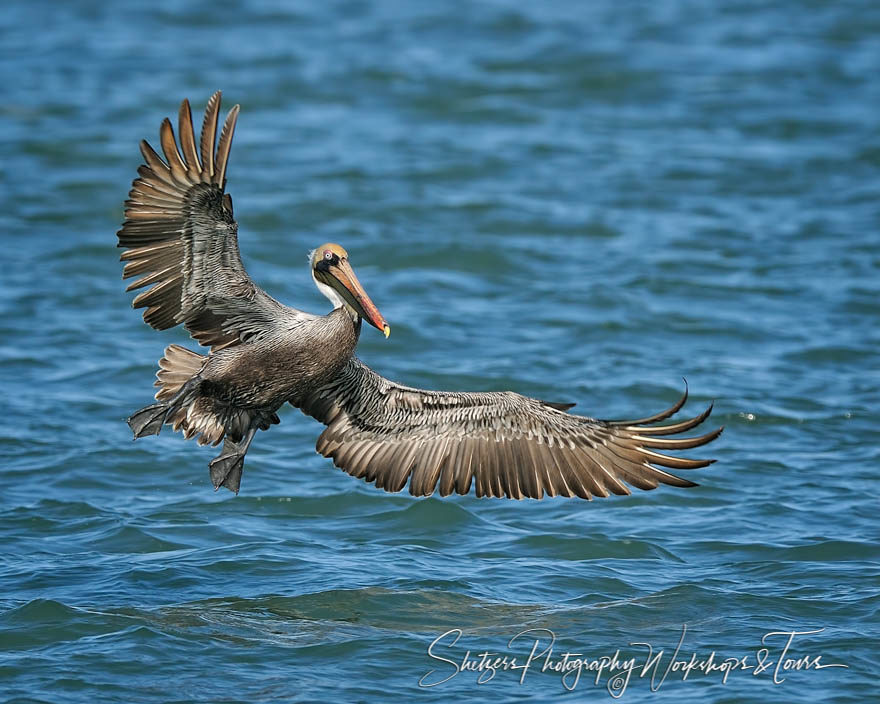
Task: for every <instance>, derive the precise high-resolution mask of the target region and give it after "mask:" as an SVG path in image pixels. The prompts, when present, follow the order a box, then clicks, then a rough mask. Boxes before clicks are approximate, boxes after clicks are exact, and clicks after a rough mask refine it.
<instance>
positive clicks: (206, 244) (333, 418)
mask: <svg viewBox="0 0 880 704" xmlns="http://www.w3.org/2000/svg"><path fill="white" fill-rule="evenodd" d="M238 113H239V106H238V105H236V106H235V107H233V108H232V109H231V110H230V111H229V114H228V115H227V117H226V119H225V121H224V123H223V126H222V129H221V130H220V132H219V139H218V138H217V133H218V127H219V115H220V93H219V91H218V92H217V93H215V94H214V95H213V96H212V97H211V99H210V100H209V101H208V105H207V107H206V109H205V117H204V123H203V126H202V131H201V135H200V138H199V141H198V145H197V144H196V136H195V131H194V129H193V123H192V115H191V110H190V106H189V102H188V101H186V100H184V101H183V103H182V104H181V107H180V113H179V122H178V136H177V138H175V135H174V131H173V128H172V126H171V122H170V121H169V120H168V119H165V121H164V122H163V123H162V126H161V128H160V131H159V139H160V144H161V147H162V152H163V154H164V159H163V158H162V157H161V156H160V155H159V154H158V153H157V152H156V151H154V150H153V148H152V147H151V146H150V145H149V144H148V143H147V142H145V141H142V142H141V152H142V154H143V156H144V161H145V163H144V164H143V165H142V166H141V167H140V168H139V169H138V174H139V176H138V178H136V179H135V180H134V182H133V184H132V189H131V191H130V193H129V199H128V200H127V201H126V203H125V220H124V222H123V225H122V229H120V230H119V232H118V233H117V234H118V238H119V246H120V247H124V248H125V252H123V254H122V257H121V258H122V260H123V261H125V262H126V264H125V267H124V269H123V278H129V277H134V276H139V277H140V278H138V279H137V280H136V281H135V282H134V283H132V284H131V285H130V286H129V287H128V290H133V289H138V288H145V287H149V288H147V290H146V291H144V292H142V293H140V294H139V295H138V296H137V297H136V298H135V299H134V301H133V304H132V305H133V306H134V307H135V308H146V310H145V312H144V320H145V321H146V322H147V323H148V324H149V325H151V326H152V327H153V328H156V329H158V330H164V329H167V328H170V327H173V326H175V325H178V324H183V325H184V326H185V327H186V329H187V330H188V331H189V332H190V334H191V335H192V337H193V338H194V339H195V340H196V341H197V342H199V343H200V344H202V345H205V346H207V347H209V348H210V351H209V354H207V355H202V354H198V353H196V352H193V351H191V350H188V349H186V348H184V347H181V346H179V345H170V346H169V347H167V348H166V350H165V354H164V356H163V357H162V359H160V361H159V371H158V372H157V374H156V377H157V381H156V386H158V387H159V390H158V392H157V393H156V401H157V403H155V404H152V405H150V406H147V407H145V408H142V409H141V410H139V411H137V412H136V413H134V414H133V415H132V416H131V417H130V418H129V419H128V424H129V426H130V427H131V429H132V431H133V433H134V436H135V438H140V437H143V436H146V435H155V434H158V433H159V431H160V430H161V429H162V427H163V426H164V425H166V424H168V425H171V426H172V428H173V429H174V430H180V431H182V432H183V434H184V436H185V437H186V438H193V437H195V438H197V441H198V442H199V443H200V444H211V445H218V444H219V443H220V442H221V441H222V442H223V448H222V450H221V452H220V454H219V455H218V456H217V457H215V458H214V459H213V460H212V461H211V463H210V475H211V480H212V483H213V485H214V488H215V490H216V489H218V488H219V487H221V486H223V487H226V488H228V489H230V490H232V491H234V492H235V493H238V491H239V488H240V484H241V476H242V470H243V467H244V458H245V455H246V453H247V451H248V448H249V447H250V444H251V441H252V440H253V438H254V435H255V434H256V431H257V430H267V429H268V428H269V427H270V426H271V425H272V424H274V423H278V422H279V417H278V410H279V409H280V408H281V406H283V405H284V404H285V403H290V404H292V405H293V406H296V407H297V408H300V409H301V410H302V411H303V412H304V413H306V414H308V415H310V416H312V417H314V418H316V419H317V420H319V421H321V422H322V423H324V424H325V425H326V426H327V428H326V429H325V431H324V432H323V433H322V434H321V436H320V437H319V439H318V443H317V450H318V452H319V453H321V454H322V455H324V456H325V457H330V458H332V460H333V462H334V463H335V464H336V465H337V466H338V467H340V468H342V469H343V470H345V471H346V472H348V473H349V474H351V475H353V476H355V477H358V478H362V479H364V480H366V481H368V482H375V484H376V486H378V487H379V488H382V489H385V490H386V491H400V490H401V489H403V488H404V487H405V486H406V484H407V482H409V489H410V492H411V493H412V494H413V495H416V496H427V495H430V494H432V493H433V492H434V491H435V490H439V492H440V494H441V495H447V494H450V493H452V492H453V491H454V492H457V493H460V494H466V493H468V492H469V491H470V489H471V486H472V484H473V485H475V487H476V493H477V495H478V496H498V497H501V496H506V497H510V498H523V497H526V496H528V497H532V498H542V497H543V496H545V495H549V496H556V495H562V496H578V497H581V498H586V499H590V498H592V497H593V496H608V495H609V494H611V493H614V494H628V493H630V491H629V488H628V486H627V484H630V485H632V486H636V487H638V488H641V489H653V488H655V487H656V486H658V484H660V483H663V484H669V485H673V486H679V487H689V486H696V484H694V483H693V482H691V481H689V480H687V479H683V478H681V477H678V476H676V475H673V474H671V473H669V472H666V471H665V470H664V469H660V467H669V468H675V469H695V468H698V467H705V466H706V465H708V464H710V463H711V462H712V461H713V460H695V459H687V458H682V457H675V456H672V455H668V454H665V452H660V451H657V450H662V451H666V450H679V449H686V448H691V447H698V446H700V445H704V444H706V443H708V442H710V441H712V440H714V439H715V438H716V437H718V435H719V434H720V433H721V430H722V428H718V429H717V430H714V431H711V432H709V433H707V434H705V435H700V436H696V437H685V438H680V437H677V438H669V437H665V436H670V435H677V434H679V433H681V432H684V431H687V430H690V429H691V428H694V427H696V426H697V425H699V424H700V423H702V422H703V421H704V420H705V419H706V418H707V417H708V416H709V414H710V413H711V410H712V407H711V406H709V408H707V409H706V410H705V411H704V412H703V413H701V414H700V415H698V416H696V417H694V418H690V419H688V420H685V421H681V422H678V423H671V424H666V425H657V423H659V422H660V421H663V420H665V419H667V418H669V417H670V416H672V415H673V414H674V413H676V412H677V411H678V410H680V409H681V407H682V406H683V405H684V403H685V401H686V399H687V389H685V393H684V395H683V396H682V397H681V398H680V399H679V401H678V402H677V403H676V404H675V405H673V406H672V407H671V408H669V409H667V410H666V411H663V412H661V413H658V414H655V415H653V416H649V417H647V418H642V419H639V420H632V421H602V420H596V419H593V418H589V417H585V416H577V415H573V414H570V413H568V409H569V408H571V407H572V406H573V405H574V404H565V403H551V402H546V401H541V400H538V399H533V398H528V397H525V396H521V395H519V394H516V393H513V392H481V393H469V392H447V391H429V390H423V389H415V388H411V387H407V386H403V385H401V384H397V383H395V382H392V381H390V380H388V379H385V378H383V377H382V376H380V375H379V374H377V373H376V372H374V371H373V370H371V369H370V368H369V367H367V366H366V365H365V364H363V362H361V361H360V360H358V359H357V358H356V357H355V356H354V353H355V349H356V347H357V342H358V338H359V336H360V331H361V323H362V321H366V322H367V323H368V324H369V325H372V326H373V327H375V328H377V329H378V330H380V331H382V332H383V333H384V335H385V336H386V337H388V334H389V332H390V328H389V327H388V324H387V322H386V321H385V319H384V318H383V317H382V315H381V314H380V313H379V311H378V309H377V308H376V306H375V304H374V303H373V302H372V301H371V300H370V298H369V296H368V295H367V293H366V292H365V290H364V288H363V286H362V285H361V283H360V281H359V280H358V278H357V276H356V275H355V273H354V270H353V269H352V267H351V264H350V262H349V257H348V253H347V252H346V251H345V250H344V249H343V248H342V247H341V246H339V245H338V244H334V243H326V244H323V245H321V246H320V247H317V248H316V249H315V250H313V251H312V253H311V257H310V269H311V274H312V279H313V281H314V283H315V285H316V286H317V287H318V289H319V290H320V291H321V293H323V294H324V295H325V296H326V297H327V298H328V299H329V300H330V302H331V303H332V305H333V310H332V311H331V312H330V313H328V314H326V315H313V314H311V313H306V312H304V311H300V310H296V309H295V308H291V307H289V306H285V305H283V304H281V303H279V302H278V301H277V300H275V299H274V298H272V297H271V296H269V295H268V294H267V293H266V292H265V291H263V290H262V289H261V288H260V287H258V286H257V285H256V284H255V283H254V282H253V281H252V280H251V279H250V277H249V276H248V274H247V272H246V271H245V269H244V266H243V265H242V262H241V257H240V255H239V250H238V225H237V223H236V222H235V218H234V215H233V209H232V199H231V197H230V196H229V194H228V193H226V190H225V188H226V167H227V164H228V159H229V154H230V149H231V145H232V135H233V132H234V130H235V124H236V121H237V118H238ZM658 465H659V466H658Z"/></svg>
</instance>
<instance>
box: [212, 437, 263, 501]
mask: <svg viewBox="0 0 880 704" xmlns="http://www.w3.org/2000/svg"><path fill="white" fill-rule="evenodd" d="M256 432H257V426H256V425H251V427H250V428H248V431H247V432H246V433H245V434H244V437H243V438H242V439H241V442H238V443H235V442H232V440H230V439H229V438H226V440H224V441H223V449H222V450H221V451H220V454H219V455H217V457H215V458H214V459H213V460H211V464H210V465H209V467H210V469H211V483H212V484H213V485H214V491H217V489H219V488H220V487H221V486H225V487H226V488H227V489H229V491H231V492H233V493H235V494H237V493H238V489H239V487H240V486H241V472H242V470H243V469H244V456H245V455H246V454H247V451H248V448H249V447H250V446H251V440H253V439H254V435H256Z"/></svg>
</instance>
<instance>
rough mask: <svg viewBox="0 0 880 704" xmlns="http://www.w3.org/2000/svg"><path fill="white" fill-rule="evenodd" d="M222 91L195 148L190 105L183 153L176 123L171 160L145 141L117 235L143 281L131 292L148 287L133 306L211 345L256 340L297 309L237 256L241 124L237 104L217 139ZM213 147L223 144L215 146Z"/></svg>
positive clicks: (183, 125)
mask: <svg viewBox="0 0 880 704" xmlns="http://www.w3.org/2000/svg"><path fill="white" fill-rule="evenodd" d="M219 114H220V92H219V91H218V92H216V93H215V94H214V95H212V96H211V99H210V100H209V101H208V105H207V107H206V108H205V119H204V124H203V125H202V134H201V138H200V140H199V144H198V145H196V139H195V133H194V131H193V123H192V114H191V111H190V106H189V101H187V100H184V101H183V103H182V104H181V106H180V115H179V123H178V126H179V129H178V132H179V135H178V139H179V143H180V146H179V149H178V143H177V140H175V137H174V130H173V128H172V127H171V122H170V121H169V120H168V119H167V118H166V119H165V121H164V122H163V123H162V127H161V129H160V131H159V138H160V144H161V146H162V151H163V153H164V155H165V158H164V160H163V159H162V157H160V156H159V154H157V153H156V152H155V151H154V150H153V148H152V147H151V146H150V145H149V144H148V143H147V142H146V141H142V142H141V153H142V154H143V155H144V160H145V163H144V164H143V165H142V166H141V167H140V168H139V169H138V174H139V175H140V176H139V178H137V179H135V180H134V182H133V183H132V188H131V191H130V193H129V196H128V200H127V201H126V202H125V221H124V222H123V224H122V229H121V230H119V232H118V233H117V235H118V237H119V244H118V246H119V247H125V248H126V250H125V252H123V253H122V256H121V259H122V260H123V261H125V262H126V264H125V268H124V269H123V274H122V278H124V279H127V278H129V277H132V276H140V277H141V278H139V279H137V280H136V281H134V282H133V283H132V284H131V285H130V286H129V287H128V289H127V290H129V291H131V290H133V289H138V288H143V287H146V286H149V287H150V288H148V289H147V290H146V291H144V292H142V293H140V294H139V295H138V296H137V297H136V298H135V299H134V301H133V303H132V306H133V307H135V308H146V311H145V312H144V320H145V321H146V322H147V323H149V324H150V325H151V326H152V327H154V328H156V329H157V330H164V329H166V328H170V327H173V326H175V325H177V324H179V323H183V324H184V325H185V327H186V329H187V330H189V332H190V334H191V335H192V336H193V337H194V338H195V339H196V340H198V341H199V342H200V343H201V344H203V345H210V346H212V347H214V348H219V347H226V346H229V345H232V344H236V343H237V342H239V341H240V340H242V339H244V338H246V337H249V336H252V335H259V334H261V333H262V332H265V331H266V330H268V329H271V328H272V327H273V326H274V325H276V324H277V322H276V321H277V320H278V319H279V318H283V317H284V314H285V313H287V314H289V313H291V312H293V311H292V309H290V308H287V307H286V306H283V305H282V304H280V303H279V302H278V301H276V300H275V299H274V298H272V297H271V296H269V295H268V294H267V293H266V292H265V291H263V290H262V289H261V288H259V287H258V286H257V285H256V284H254V282H253V281H251V278H250V277H249V276H248V274H247V272H246V271H245V269H244V265H243V264H242V262H241V256H240V255H239V252H238V224H237V223H236V222H235V218H234V217H233V214H232V199H231V198H230V197H229V195H228V194H226V193H225V192H224V189H225V186H226V165H227V163H228V160H229V151H230V148H231V146H232V133H233V131H234V130H235V122H236V119H237V117H238V105H236V106H235V107H233V108H232V109H231V110H230V111H229V114H228V115H227V117H226V120H225V122H224V123H223V128H222V129H221V131H220V138H219V140H217V139H216V135H217V127H218V124H219ZM215 142H216V146H215Z"/></svg>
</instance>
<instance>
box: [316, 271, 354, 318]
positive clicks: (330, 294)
mask: <svg viewBox="0 0 880 704" xmlns="http://www.w3.org/2000/svg"><path fill="white" fill-rule="evenodd" d="M312 281H314V282H315V286H317V287H318V290H319V291H320V292H321V293H323V294H324V295H325V296H326V297H327V298H328V299H329V300H330V302H331V303H332V304H333V308H334V309H335V308H342V307H343V306H345V307H347V304H346V303H345V300H344V299H343V298H342V296H340V295H339V293H338V292H337V291H336V289H334V288H331V287H330V286H328V285H327V284H322V283H321V282H320V281H318V279H317V278H315V273H314V272H312Z"/></svg>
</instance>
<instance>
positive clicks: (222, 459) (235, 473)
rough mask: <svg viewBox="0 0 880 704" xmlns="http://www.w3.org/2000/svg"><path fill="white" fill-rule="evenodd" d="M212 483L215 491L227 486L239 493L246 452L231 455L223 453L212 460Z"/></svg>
mask: <svg viewBox="0 0 880 704" xmlns="http://www.w3.org/2000/svg"><path fill="white" fill-rule="evenodd" d="M209 466H210V468H211V483H212V484H213V485H214V491H217V489H219V488H220V487H221V486H225V487H226V488H227V489H229V491H231V492H233V493H235V494H238V490H239V488H240V487H241V472H242V470H243V469H244V453H243V452H242V453H235V454H231V455H226V454H221V455H220V456H218V457H215V458H214V459H213V460H211V464H210V465H209Z"/></svg>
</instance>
